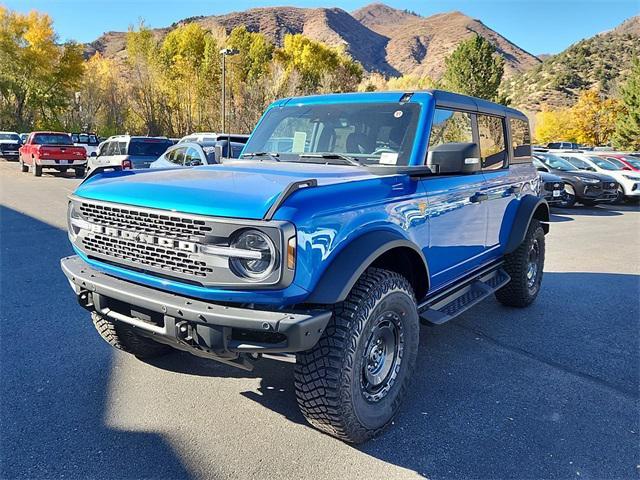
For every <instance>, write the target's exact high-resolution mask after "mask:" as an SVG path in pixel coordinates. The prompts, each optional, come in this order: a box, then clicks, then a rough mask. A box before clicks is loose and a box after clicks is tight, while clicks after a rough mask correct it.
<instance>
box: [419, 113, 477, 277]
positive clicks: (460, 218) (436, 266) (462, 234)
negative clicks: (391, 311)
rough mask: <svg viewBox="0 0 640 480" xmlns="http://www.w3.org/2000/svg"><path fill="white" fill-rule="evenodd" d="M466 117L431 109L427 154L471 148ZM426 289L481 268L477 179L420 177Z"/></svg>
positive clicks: (467, 117)
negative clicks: (445, 147) (447, 146)
mask: <svg viewBox="0 0 640 480" xmlns="http://www.w3.org/2000/svg"><path fill="white" fill-rule="evenodd" d="M471 118H472V116H471V114H470V113H467V112H462V111H454V110H447V109H440V108H437V109H436V110H435V112H434V117H433V122H432V127H431V134H430V137H429V148H430V149H431V148H433V147H435V146H437V145H441V144H444V143H454V142H464V143H470V142H474V141H475V140H474V135H473V129H472V120H471ZM422 182H423V188H424V190H425V192H426V198H427V215H428V218H429V244H428V247H427V248H426V250H425V252H424V254H425V256H426V258H427V261H428V262H429V273H430V276H431V289H432V290H434V289H438V288H440V287H442V286H444V285H446V284H447V283H450V282H451V281H453V280H455V279H456V278H459V277H460V276H462V275H464V274H465V273H468V272H469V271H470V270H473V269H474V268H475V267H477V266H479V265H481V263H482V262H483V252H484V249H485V237H486V230H487V207H486V203H487V202H485V201H482V200H483V197H481V194H482V190H483V189H484V188H485V180H484V176H483V175H482V173H475V174H461V175H447V176H436V177H426V178H424V179H423V180H422Z"/></svg>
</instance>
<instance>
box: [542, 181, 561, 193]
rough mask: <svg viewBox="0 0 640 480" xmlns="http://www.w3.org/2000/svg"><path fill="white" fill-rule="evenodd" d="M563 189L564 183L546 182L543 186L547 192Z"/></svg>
mask: <svg viewBox="0 0 640 480" xmlns="http://www.w3.org/2000/svg"><path fill="white" fill-rule="evenodd" d="M563 188H564V182H547V183H545V184H544V189H545V190H548V191H550V192H551V191H553V190H562V189H563Z"/></svg>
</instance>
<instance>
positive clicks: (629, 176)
mask: <svg viewBox="0 0 640 480" xmlns="http://www.w3.org/2000/svg"><path fill="white" fill-rule="evenodd" d="M622 176H623V177H624V178H626V179H628V180H633V181H634V182H637V181H638V180H640V177H635V176H633V175H622Z"/></svg>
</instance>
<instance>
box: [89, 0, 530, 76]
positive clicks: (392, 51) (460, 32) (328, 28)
mask: <svg viewBox="0 0 640 480" xmlns="http://www.w3.org/2000/svg"><path fill="white" fill-rule="evenodd" d="M187 22H197V23H199V24H201V25H202V26H203V27H205V28H207V29H210V30H212V31H224V32H226V33H229V32H230V31H231V30H232V29H233V28H234V27H236V26H239V25H245V26H246V27H247V29H248V30H250V31H259V32H261V33H263V34H264V35H266V36H267V38H269V39H270V40H271V41H273V42H274V43H275V44H276V45H279V46H280V45H282V41H283V39H284V36H285V35H286V34H295V33H302V34H304V35H306V36H308V37H309V38H312V39H313V40H316V41H321V42H324V43H326V44H328V45H331V46H341V47H344V48H345V50H346V51H347V52H348V53H349V54H350V55H351V56H352V57H353V58H354V59H356V60H358V61H359V62H360V63H361V64H362V66H363V67H364V68H365V69H366V70H367V71H369V72H380V73H382V74H384V75H388V76H399V75H406V74H413V75H429V76H431V77H432V78H434V79H437V78H439V77H440V76H441V75H442V73H443V72H444V58H445V57H446V56H447V55H449V54H450V53H451V52H452V51H453V49H454V48H455V47H456V46H457V44H458V43H459V42H460V41H461V40H463V39H465V38H468V37H470V36H471V35H473V34H474V33H477V34H479V35H481V36H483V37H485V38H486V39H487V40H489V41H490V42H491V43H492V44H493V45H494V46H495V47H496V48H497V50H498V52H499V53H500V54H501V55H502V56H503V57H504V58H505V66H506V75H507V76H511V75H513V74H515V73H518V72H523V71H525V70H527V69H530V68H532V67H534V66H535V65H537V64H538V63H540V60H538V59H537V58H536V57H534V56H533V55H531V54H529V53H527V52H525V51H524V50H522V49H521V48H519V47H518V46H516V45H514V44H513V43H511V42H510V41H509V40H507V39H506V38H504V37H502V36H501V35H500V34H498V33H497V32H495V31H493V30H491V29H490V28H488V27H487V26H486V25H484V24H483V23H482V22H480V21H479V20H475V19H472V18H471V17H468V16H466V15H464V14H462V13H460V12H451V13H443V14H439V15H434V16H431V17H421V16H419V15H417V14H415V13H413V12H409V11H406V10H398V9H394V8H392V7H389V6H387V5H384V4H380V3H376V4H371V5H368V6H366V7H363V8H360V9H358V10H356V11H355V12H353V13H352V14H349V13H347V12H346V11H344V10H342V9H340V8H297V7H264V8H252V9H249V10H246V11H243V12H233V13H229V14H226V15H217V16H215V15H211V16H200V17H191V18H187V19H184V20H182V21H180V22H177V23H176V24H174V25H171V26H170V27H167V28H160V29H155V30H154V33H155V34H156V36H157V37H158V38H162V36H164V35H166V33H167V32H169V31H170V30H171V29H172V28H175V27H176V26H177V25H180V24H183V23H187ZM125 37H126V33H124V32H108V33H105V34H104V35H102V36H101V37H100V38H98V39H96V40H95V41H93V42H91V43H89V44H87V45H85V55H86V56H90V55H92V54H94V53H96V52H100V53H102V54H103V55H105V56H106V57H110V58H118V59H123V58H124V57H125V55H126V53H125V51H124V50H125V46H126V41H125Z"/></svg>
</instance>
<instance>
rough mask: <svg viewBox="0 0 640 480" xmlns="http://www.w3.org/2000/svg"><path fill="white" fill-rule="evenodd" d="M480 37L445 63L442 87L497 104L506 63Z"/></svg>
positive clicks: (467, 42) (459, 49)
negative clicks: (493, 101)
mask: <svg viewBox="0 0 640 480" xmlns="http://www.w3.org/2000/svg"><path fill="white" fill-rule="evenodd" d="M495 52H496V49H495V48H494V47H493V45H491V44H490V43H489V42H488V41H487V40H485V39H484V38H483V37H481V36H480V35H477V34H476V35H474V36H473V37H471V38H469V39H468V40H464V41H463V42H461V43H460V44H459V45H458V46H457V47H456V49H455V50H454V51H453V52H452V53H451V55H450V56H448V57H447V58H446V59H445V73H444V75H443V77H442V83H443V85H444V87H445V88H446V89H448V90H451V91H454V92H458V93H463V94H465V95H471V96H474V97H479V98H484V99H486V100H495V99H497V98H498V87H499V86H500V82H501V81H502V75H503V73H504V59H503V58H502V57H501V56H499V55H496V53H495Z"/></svg>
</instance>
